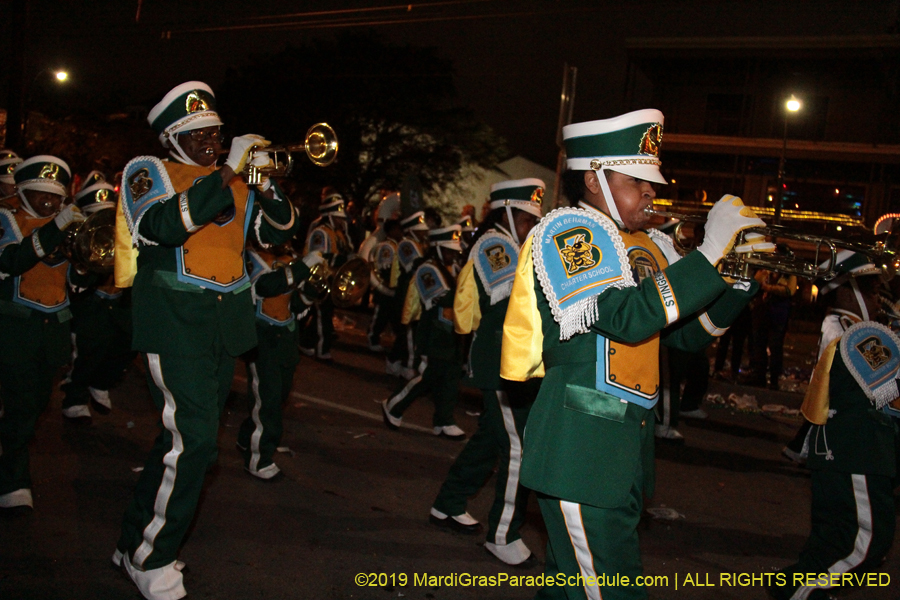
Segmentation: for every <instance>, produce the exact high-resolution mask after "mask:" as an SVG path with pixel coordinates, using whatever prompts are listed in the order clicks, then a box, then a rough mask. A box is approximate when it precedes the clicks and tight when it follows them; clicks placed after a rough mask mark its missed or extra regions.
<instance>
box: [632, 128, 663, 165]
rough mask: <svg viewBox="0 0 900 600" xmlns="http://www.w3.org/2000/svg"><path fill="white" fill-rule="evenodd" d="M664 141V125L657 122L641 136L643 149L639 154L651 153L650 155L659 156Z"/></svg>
mask: <svg viewBox="0 0 900 600" xmlns="http://www.w3.org/2000/svg"><path fill="white" fill-rule="evenodd" d="M660 143H662V125H660V124H659V123H656V124H654V125H651V126H650V127H649V128H648V129H647V131H645V132H644V135H643V137H641V149H640V150H639V151H638V154H649V155H650V156H657V157H658V156H659V145H660Z"/></svg>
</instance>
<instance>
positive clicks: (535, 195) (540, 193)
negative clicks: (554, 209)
mask: <svg viewBox="0 0 900 600" xmlns="http://www.w3.org/2000/svg"><path fill="white" fill-rule="evenodd" d="M531 201H532V202H534V203H535V204H541V203H542V202H543V201H544V188H542V187H538V188H534V191H533V192H531Z"/></svg>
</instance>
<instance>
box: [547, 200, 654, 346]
mask: <svg viewBox="0 0 900 600" xmlns="http://www.w3.org/2000/svg"><path fill="white" fill-rule="evenodd" d="M565 215H577V216H580V217H584V216H586V217H588V218H589V219H591V220H592V221H594V222H595V223H596V224H597V225H599V226H601V227H602V228H603V229H604V230H605V231H606V233H607V234H609V237H610V239H611V240H612V242H613V246H614V247H615V249H616V254H617V255H618V257H619V269H620V272H621V275H622V280H621V281H619V282H617V283H611V284H609V285H607V286H606V287H604V288H603V289H602V290H600V291H599V292H597V293H596V294H593V295H591V296H589V297H587V298H582V299H581V300H579V301H578V302H576V303H575V304H572V305H571V306H568V307H566V308H565V309H561V308H560V307H559V300H558V299H557V297H556V292H555V291H554V290H553V286H552V284H551V282H550V277H549V275H548V274H547V270H546V269H545V268H544V260H543V255H542V248H541V237H543V234H544V229H546V227H547V224H548V223H549V222H550V221H551V220H553V219H555V218H556V217H561V216H565ZM532 237H533V238H534V240H533V241H532V243H531V252H532V256H533V258H534V270H535V272H536V273H537V276H538V281H539V282H540V284H541V289H542V290H543V291H544V296H546V297H547V302H548V303H549V304H550V311H551V312H552V313H553V319H554V320H555V321H556V322H557V323H558V324H559V339H560V340H561V341H566V340H568V339H569V338H571V337H572V336H574V335H577V334H580V333H587V332H588V331H590V329H591V325H593V324H594V322H595V321H596V320H597V319H598V318H599V316H600V314H599V311H598V309H597V296H599V295H600V294H602V293H603V292H605V291H606V290H608V289H609V288H617V289H623V288H627V287H635V286H637V283H635V281H634V276H633V275H632V273H631V265H630V264H629V262H628V253H627V251H626V250H625V242H624V241H623V240H622V236H621V235H619V229H618V228H617V227H616V225H615V224H614V223H613V221H612V220H610V219H609V217H606V216H605V215H603V214H602V213H600V212H597V211H593V210H585V209H581V208H571V207H568V208H558V209H556V210H554V211H552V212H550V213H549V214H548V215H547V216H546V217H544V218H543V219H541V221H540V223H538V224H537V226H536V227H535V228H534V230H533V232H532ZM535 242H536V243H535Z"/></svg>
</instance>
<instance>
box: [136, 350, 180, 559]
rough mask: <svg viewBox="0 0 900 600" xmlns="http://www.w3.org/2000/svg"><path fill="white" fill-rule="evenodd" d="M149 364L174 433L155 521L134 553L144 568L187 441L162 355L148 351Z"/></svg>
mask: <svg viewBox="0 0 900 600" xmlns="http://www.w3.org/2000/svg"><path fill="white" fill-rule="evenodd" d="M147 364H148V365H149V366H150V374H151V376H152V377H153V383H154V384H156V387H158V388H159V390H160V391H161V392H162V395H163V400H164V406H163V412H162V422H163V427H165V428H166V429H167V430H168V431H169V432H170V433H171V434H172V449H171V450H169V451H168V452H167V453H166V455H165V456H164V457H163V464H164V465H165V467H166V469H165V471H164V472H163V478H162V481H161V482H160V485H159V489H158V490H157V491H156V500H155V502H154V503H153V512H154V513H155V514H154V517H153V520H152V521H150V524H149V525H147V527H146V528H145V529H144V533H143V535H144V541H143V542H142V543H141V545H140V546H139V547H138V549H137V551H136V552H135V553H134V558H133V560H132V563H133V564H134V566H136V567H138V568H139V569H140V568H143V566H144V561H145V560H147V558H148V557H149V556H150V554H151V553H152V552H153V543H154V542H155V541H156V536H157V535H159V532H160V531H162V528H163V527H164V526H165V524H166V508H167V507H168V505H169V498H170V497H171V496H172V491H173V490H174V489H175V479H176V477H177V475H178V457H180V456H181V453H182V452H184V441H183V440H182V438H181V432H180V431H178V425H177V424H176V423H175V408H176V407H175V398H174V397H173V396H172V392H170V391H169V388H167V387H166V382H165V380H164V379H163V374H162V367H161V366H160V362H159V354H147Z"/></svg>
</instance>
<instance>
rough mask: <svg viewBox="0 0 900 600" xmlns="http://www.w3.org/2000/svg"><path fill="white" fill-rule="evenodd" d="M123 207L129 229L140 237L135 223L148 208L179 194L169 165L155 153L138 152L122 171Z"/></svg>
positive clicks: (133, 235)
mask: <svg viewBox="0 0 900 600" xmlns="http://www.w3.org/2000/svg"><path fill="white" fill-rule="evenodd" d="M122 181H123V182H124V185H122V192H121V194H122V200H121V201H122V210H123V212H124V213H125V220H126V222H127V223H128V231H130V232H131V235H132V237H133V238H135V241H138V239H139V238H138V236H137V235H136V233H137V232H136V231H135V225H136V223H138V222H139V221H140V219H141V217H142V216H143V214H144V213H145V212H146V211H147V209H148V208H150V207H151V206H153V205H154V204H156V203H157V202H159V201H160V200H165V199H166V198H169V197H171V196H174V195H175V187H174V186H173V185H172V182H171V180H170V179H169V174H168V173H167V172H166V167H165V165H163V163H162V161H161V160H159V159H158V158H156V157H155V156H138V157H137V158H134V159H132V160H131V162H129V163H128V164H127V165H125V170H124V172H123V174H122Z"/></svg>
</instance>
